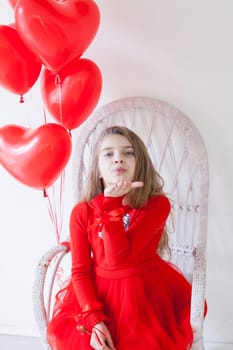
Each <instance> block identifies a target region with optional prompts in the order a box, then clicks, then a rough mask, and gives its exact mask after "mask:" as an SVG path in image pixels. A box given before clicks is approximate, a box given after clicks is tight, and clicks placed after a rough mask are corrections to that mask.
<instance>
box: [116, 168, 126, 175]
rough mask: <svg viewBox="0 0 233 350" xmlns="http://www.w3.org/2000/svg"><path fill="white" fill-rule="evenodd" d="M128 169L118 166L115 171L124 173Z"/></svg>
mask: <svg viewBox="0 0 233 350" xmlns="http://www.w3.org/2000/svg"><path fill="white" fill-rule="evenodd" d="M125 171H126V169H124V168H116V169H115V170H114V172H116V173H117V174H122V173H124V172H125Z"/></svg>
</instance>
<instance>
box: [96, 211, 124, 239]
mask: <svg viewBox="0 0 233 350" xmlns="http://www.w3.org/2000/svg"><path fill="white" fill-rule="evenodd" d="M122 220H123V225H124V228H125V230H128V228H129V224H130V215H129V214H125V215H124V216H123V218H122ZM102 228H103V225H102V224H99V232H98V236H99V238H101V239H104V233H103V231H102Z"/></svg>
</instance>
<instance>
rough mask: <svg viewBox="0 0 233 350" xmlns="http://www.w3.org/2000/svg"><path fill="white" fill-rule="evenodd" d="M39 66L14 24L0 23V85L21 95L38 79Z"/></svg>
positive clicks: (39, 63)
mask: <svg viewBox="0 0 233 350" xmlns="http://www.w3.org/2000/svg"><path fill="white" fill-rule="evenodd" d="M41 66H42V65H41V62H39V61H38V59H37V58H36V57H35V55H34V54H33V53H32V52H31V51H30V50H29V49H28V47H27V46H26V45H25V44H24V42H23V41H22V39H21V38H20V36H19V34H18V32H17V30H16V29H15V28H14V25H8V26H7V25H0V85H2V86H3V87H4V88H6V89H8V90H10V91H11V92H13V93H16V94H19V95H23V94H24V93H25V92H27V91H28V90H29V89H30V88H31V87H32V86H33V85H34V83H35V82H36V80H37V79H38V77H39V74H40V71H41Z"/></svg>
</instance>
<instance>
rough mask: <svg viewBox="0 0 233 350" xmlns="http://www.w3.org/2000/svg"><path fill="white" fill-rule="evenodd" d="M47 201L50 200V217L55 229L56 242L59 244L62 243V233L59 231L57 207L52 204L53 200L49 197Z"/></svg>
mask: <svg viewBox="0 0 233 350" xmlns="http://www.w3.org/2000/svg"><path fill="white" fill-rule="evenodd" d="M47 199H48V211H49V215H50V218H51V221H52V223H53V225H54V228H55V237H56V242H57V244H59V243H60V233H59V229H58V220H57V212H56V207H55V205H53V204H52V201H51V198H50V196H49V195H47Z"/></svg>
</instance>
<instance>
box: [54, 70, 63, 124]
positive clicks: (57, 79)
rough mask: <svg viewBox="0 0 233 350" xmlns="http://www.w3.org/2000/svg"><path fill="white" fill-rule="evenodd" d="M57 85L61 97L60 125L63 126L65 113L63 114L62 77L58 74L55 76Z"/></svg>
mask: <svg viewBox="0 0 233 350" xmlns="http://www.w3.org/2000/svg"><path fill="white" fill-rule="evenodd" d="M55 85H57V86H58V96H59V116H60V123H61V124H62V121H63V112H62V82H61V77H60V75H59V74H58V73H57V74H56V76H55Z"/></svg>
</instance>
